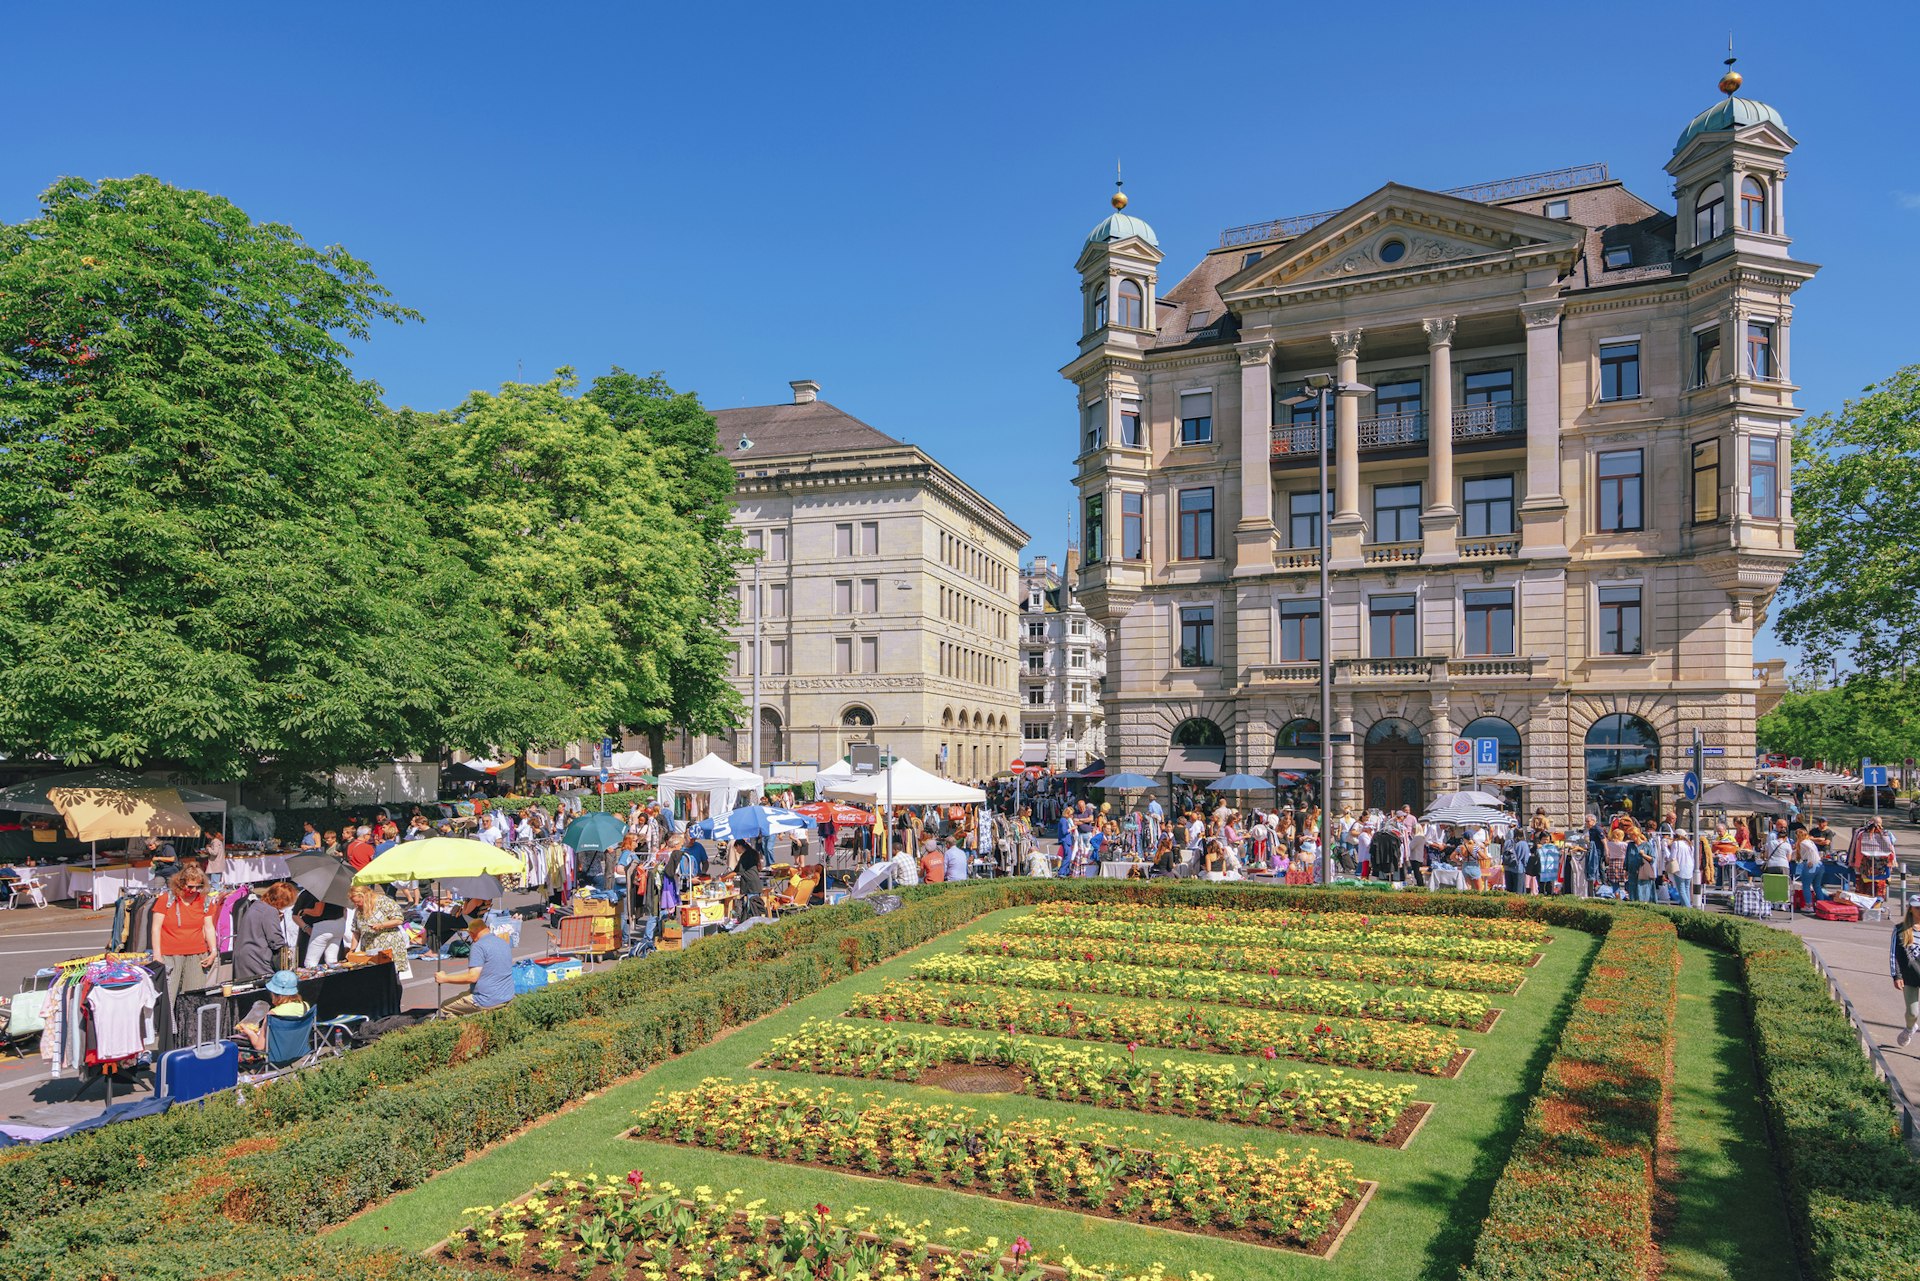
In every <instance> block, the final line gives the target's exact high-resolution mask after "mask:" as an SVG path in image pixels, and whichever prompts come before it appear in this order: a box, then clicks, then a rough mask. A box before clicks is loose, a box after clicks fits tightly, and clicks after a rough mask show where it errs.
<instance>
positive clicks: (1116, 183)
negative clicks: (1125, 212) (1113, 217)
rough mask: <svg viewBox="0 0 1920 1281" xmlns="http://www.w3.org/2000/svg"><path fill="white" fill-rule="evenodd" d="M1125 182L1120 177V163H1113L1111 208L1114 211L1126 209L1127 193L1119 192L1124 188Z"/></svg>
mask: <svg viewBox="0 0 1920 1281" xmlns="http://www.w3.org/2000/svg"><path fill="white" fill-rule="evenodd" d="M1126 185H1127V184H1126V180H1125V179H1123V178H1122V177H1121V176H1120V162H1119V161H1118V160H1116V161H1114V162H1113V207H1114V208H1115V209H1116V210H1119V209H1125V208H1126V207H1127V193H1126V192H1124V191H1122V190H1120V188H1122V187H1124V186H1126Z"/></svg>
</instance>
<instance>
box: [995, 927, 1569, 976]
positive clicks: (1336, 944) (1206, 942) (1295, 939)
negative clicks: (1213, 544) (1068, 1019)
mask: <svg viewBox="0 0 1920 1281" xmlns="http://www.w3.org/2000/svg"><path fill="white" fill-rule="evenodd" d="M1353 919H1354V920H1355V921H1356V922H1357V921H1364V920H1367V919H1370V918H1366V917H1356V918H1353ZM1000 928H1001V930H1002V931H1003V932H1004V933H1007V934H1015V935H1023V936H1032V935H1039V936H1042V937H1045V938H1071V939H1116V940H1120V941H1123V942H1128V943H1136V942H1137V943H1185V944H1189V945H1193V946H1200V947H1219V946H1229V947H1241V948H1255V947H1257V948H1274V949H1280V950H1287V951H1311V952H1347V953H1354V954H1357V955H1361V956H1410V957H1419V958H1421V959H1423V960H1435V961H1478V962H1492V963H1494V964H1496V965H1526V964H1528V963H1529V962H1531V961H1532V960H1533V959H1534V955H1535V953H1537V952H1538V951H1539V946H1538V944H1537V943H1535V942H1534V941H1531V940H1528V939H1488V938H1471V937H1462V936H1458V935H1453V934H1413V933H1400V932H1393V931H1375V930H1370V929H1367V928H1365V927H1364V926H1362V925H1359V924H1354V925H1352V926H1347V925H1337V924H1326V925H1318V924H1316V925H1298V926H1292V927H1289V928H1286V929H1267V928H1264V927H1261V926H1257V925H1230V924H1227V923H1225V922H1215V923H1212V924H1207V923H1202V922H1191V923H1190V922H1187V921H1181V920H1137V919H1136V920H1124V921H1105V920H1099V919H1097V918H1093V917H1086V916H1078V917H1075V916H1023V917H1020V918H1018V919H1016V920H1012V921H1008V922H1007V923H1006V924H1005V925H1003V926H1001V927H1000Z"/></svg>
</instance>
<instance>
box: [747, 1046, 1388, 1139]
mask: <svg viewBox="0 0 1920 1281" xmlns="http://www.w3.org/2000/svg"><path fill="white" fill-rule="evenodd" d="M762 1065H763V1066H765V1067H769V1068H779V1069H783V1070H786V1071H794V1072H823V1073H831V1074H833V1075H835V1076H861V1077H867V1078H870V1079H875V1080H896V1081H920V1082H921V1083H922V1084H925V1085H943V1084H946V1083H947V1081H948V1080H949V1079H951V1076H950V1074H948V1073H947V1072H946V1069H949V1068H951V1067H952V1066H954V1065H960V1066H962V1067H964V1068H976V1069H977V1068H982V1067H997V1068H1007V1069H1011V1070H1012V1071H1013V1072H1014V1073H1015V1074H1017V1081H1016V1082H1009V1084H1010V1085H1013V1087H1014V1088H1016V1089H1017V1090H1018V1091H1019V1092H1020V1093H1022V1094H1027V1095H1031V1096H1033V1097H1035V1098H1043V1099H1060V1100H1064V1101H1069V1102H1075V1103H1090V1104H1093V1105H1094V1106H1096V1107H1108V1108H1126V1109H1131V1110H1133V1111H1142V1112H1169V1113H1174V1114H1176V1115H1180V1116H1194V1117H1201V1118H1204V1119H1206V1120H1209V1121H1224V1122H1228V1123H1231V1124H1236V1125H1265V1126H1273V1127H1275V1128H1277V1129H1282V1130H1291V1131H1294V1132H1296V1133H1302V1134H1328V1135H1332V1136H1334V1137H1336V1138H1342V1139H1360V1140H1364V1141H1367V1142H1373V1143H1385V1142H1393V1143H1398V1142H1399V1141H1400V1140H1401V1139H1402V1138H1403V1137H1404V1134H1403V1133H1402V1131H1411V1130H1412V1128H1413V1125H1414V1124H1415V1123H1416V1122H1417V1121H1418V1119H1419V1115H1420V1114H1424V1112H1425V1110H1426V1105H1425V1104H1415V1103H1414V1102H1413V1092H1414V1087H1413V1086H1411V1085H1385V1084H1382V1083H1380V1082H1377V1081H1362V1080H1359V1079H1356V1078H1353V1077H1349V1076H1347V1075H1346V1074H1345V1073H1343V1072H1341V1071H1339V1070H1338V1069H1334V1070H1333V1071H1331V1072H1326V1073H1321V1072H1313V1071H1303V1070H1299V1069H1286V1068H1277V1067H1274V1066H1271V1065H1270V1064H1268V1063H1267V1062H1266V1061H1265V1060H1255V1061H1253V1062H1251V1063H1247V1064H1240V1063H1181V1062H1176V1061H1174V1060H1172V1059H1162V1060H1160V1061H1158V1062H1152V1061H1149V1060H1147V1059H1143V1058H1141V1057H1140V1056H1139V1055H1138V1053H1137V1052H1135V1051H1134V1050H1131V1049H1130V1050H1126V1051H1117V1050H1106V1049H1102V1048H1100V1047H1098V1046H1092V1045H1078V1046H1075V1045H1059V1044H1055V1043H1054V1042H1051V1041H1035V1040H1030V1039H1028V1038H1026V1037H1017V1036H1008V1035H1006V1034H1004V1033H1002V1034H1001V1035H999V1036H978V1035H973V1034H969V1033H965V1032H947V1031H942V1030H938V1029H934V1028H913V1029H905V1028H897V1027H893V1026H886V1025H881V1026H876V1025H874V1024H871V1023H866V1022H863V1021H861V1020H858V1019H825V1020H822V1019H810V1020H808V1021H807V1023H806V1024H805V1025H803V1026H802V1027H801V1028H800V1030H799V1031H798V1032H795V1033H794V1034H793V1035H791V1036H783V1037H781V1038H779V1039H778V1040H776V1041H775V1042H774V1043H773V1047H772V1048H771V1049H770V1050H769V1051H768V1052H767V1054H766V1055H765V1057H764V1058H763V1060H762ZM922 1078H927V1079H925V1080H922ZM1413 1109H1418V1111H1417V1112H1416V1111H1414V1110H1413ZM1403 1122H1404V1124H1403Z"/></svg>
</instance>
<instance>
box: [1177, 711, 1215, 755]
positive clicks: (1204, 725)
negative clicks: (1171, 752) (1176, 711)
mask: <svg viewBox="0 0 1920 1281" xmlns="http://www.w3.org/2000/svg"><path fill="white" fill-rule="evenodd" d="M1173 745H1174V746H1175V747H1225V746H1226V745H1227V736H1226V735H1225V734H1223V733H1221V731H1220V727H1219V726H1218V725H1215V724H1214V723H1213V722H1212V721H1210V720H1204V719H1202V718H1200V717H1197V716H1196V717H1195V718H1194V719H1192V720H1190V721H1181V722H1180V724H1179V725H1178V726H1176V727H1175V728H1174V731H1173Z"/></svg>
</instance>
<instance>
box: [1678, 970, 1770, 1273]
mask: <svg viewBox="0 0 1920 1281" xmlns="http://www.w3.org/2000/svg"><path fill="white" fill-rule="evenodd" d="M1680 953H1681V966H1680V1007H1679V1010H1678V1012H1677V1013H1676V1014H1675V1015H1674V1027H1673V1032H1674V1051H1673V1134H1674V1139H1675V1144H1676V1147H1677V1149H1678V1151H1677V1153H1676V1158H1675V1159H1676V1164H1677V1166H1678V1170H1677V1175H1678V1177H1677V1178H1674V1179H1671V1180H1670V1186H1669V1187H1668V1188H1667V1189H1665V1191H1666V1192H1667V1193H1668V1195H1669V1196H1670V1197H1671V1198H1672V1204H1673V1217H1672V1220H1671V1221H1670V1222H1669V1224H1668V1226H1667V1230H1666V1239H1665V1240H1664V1241H1662V1242H1661V1246H1660V1251H1661V1255H1662V1257H1663V1258H1664V1260H1665V1262H1666V1271H1665V1274H1664V1275H1665V1276H1666V1277H1667V1278H1668V1281H1735V1279H1736V1278H1737V1281H1799V1277H1800V1270H1799V1267H1798V1266H1797V1264H1796V1262H1795V1259H1794V1252H1793V1241H1792V1239H1791V1238H1790V1237H1789V1236H1788V1233H1787V1217H1786V1215H1787V1207H1786V1202H1785V1201H1784V1200H1783V1199H1782V1194H1781V1189H1780V1181H1779V1177H1778V1175H1777V1174H1776V1172H1775V1170H1774V1166H1773V1154H1772V1151H1771V1150H1770V1148H1769V1147H1768V1143H1767V1132H1766V1117H1765V1116H1764V1115H1763V1114H1762V1112H1761V1109H1760V1103H1759V1093H1758V1092H1759V1083H1758V1082H1757V1081H1756V1080H1755V1078H1754V1072H1753V1056H1752V1054H1751V1053H1750V1051H1749V1049H1748V1046H1747V1029H1746V1016H1745V1014H1743V1013H1742V1011H1741V1000H1742V998H1741V994H1740V971H1739V965H1738V963H1737V962H1736V961H1735V960H1734V958H1733V957H1731V956H1728V955H1727V954H1725V953H1724V952H1715V951H1713V950H1712V949H1710V948H1704V947H1700V946H1699V945H1697V944H1693V943H1682V944H1681V945H1680Z"/></svg>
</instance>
